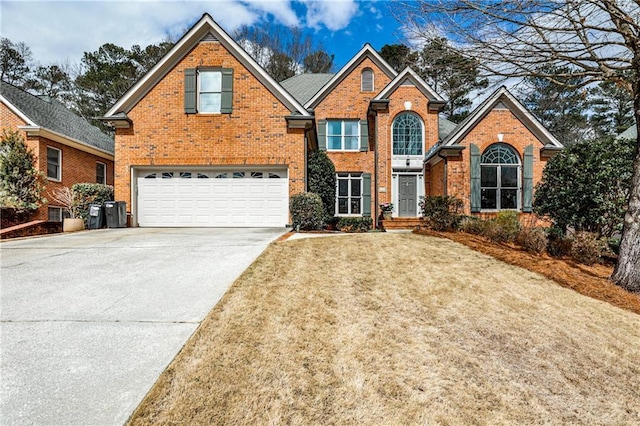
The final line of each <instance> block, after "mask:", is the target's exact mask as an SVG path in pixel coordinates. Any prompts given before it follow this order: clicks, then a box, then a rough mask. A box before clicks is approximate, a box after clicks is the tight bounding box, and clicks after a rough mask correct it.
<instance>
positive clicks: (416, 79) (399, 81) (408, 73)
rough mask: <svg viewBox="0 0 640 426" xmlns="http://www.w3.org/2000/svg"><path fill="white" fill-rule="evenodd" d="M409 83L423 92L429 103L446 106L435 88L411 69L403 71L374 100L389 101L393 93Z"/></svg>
mask: <svg viewBox="0 0 640 426" xmlns="http://www.w3.org/2000/svg"><path fill="white" fill-rule="evenodd" d="M407 83H411V84H412V85H413V86H415V87H417V88H418V90H420V92H422V94H423V95H424V96H426V97H427V99H429V101H432V102H436V103H441V104H442V105H444V103H445V102H446V101H445V100H444V98H442V97H441V96H440V95H438V94H437V93H436V91H435V90H433V88H431V86H429V84H427V82H426V81H424V80H423V79H422V77H420V76H419V75H418V74H416V72H415V71H413V70H412V69H411V68H409V67H407V68H405V69H404V70H402V72H401V73H400V74H398V75H397V76H396V77H395V78H394V79H393V80H391V82H389V84H387V87H385V88H384V89H383V90H382V92H380V93H379V94H378V96H376V97H375V98H374V100H382V99H387V98H388V97H389V96H390V95H391V94H392V93H393V92H395V91H396V90H397V89H398V87H400V86H402V85H405V84H407Z"/></svg>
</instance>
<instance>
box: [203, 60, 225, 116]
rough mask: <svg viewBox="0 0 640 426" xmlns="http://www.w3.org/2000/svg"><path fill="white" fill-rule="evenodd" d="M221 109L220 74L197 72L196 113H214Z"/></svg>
mask: <svg viewBox="0 0 640 426" xmlns="http://www.w3.org/2000/svg"><path fill="white" fill-rule="evenodd" d="M221 107H222V72H221V71H204V70H201V71H198V112H201V113H216V112H220V111H221Z"/></svg>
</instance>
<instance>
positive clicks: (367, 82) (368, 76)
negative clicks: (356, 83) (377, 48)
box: [361, 68, 374, 92]
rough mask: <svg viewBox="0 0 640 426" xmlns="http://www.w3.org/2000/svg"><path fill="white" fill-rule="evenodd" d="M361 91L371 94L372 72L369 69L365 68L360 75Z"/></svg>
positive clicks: (372, 86)
mask: <svg viewBox="0 0 640 426" xmlns="http://www.w3.org/2000/svg"><path fill="white" fill-rule="evenodd" d="M361 78H362V81H361V91H363V92H373V90H374V85H373V70H372V69H371V68H365V69H363V70H362V75H361Z"/></svg>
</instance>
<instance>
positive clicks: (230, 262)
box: [0, 228, 285, 425]
mask: <svg viewBox="0 0 640 426" xmlns="http://www.w3.org/2000/svg"><path fill="white" fill-rule="evenodd" d="M284 231H285V230H284V228H281V229H144V228H130V229H109V230H106V229H105V230H99V231H90V232H81V233H76V234H64V235H55V236H50V237H41V238H33V239H27V240H21V241H12V242H3V243H1V244H0V253H1V266H2V270H1V271H2V272H1V273H2V275H1V279H2V281H1V288H0V308H1V310H0V319H1V324H0V339H1V340H0V350H1V352H0V357H1V359H0V377H1V379H0V380H1V382H2V385H1V386H2V389H1V395H0V396H1V398H0V410H1V411H0V424H7V425H8V424H11V425H20V424H39V425H120V424H122V423H124V422H125V421H126V420H127V418H128V417H129V415H130V414H131V413H132V411H133V410H134V409H135V407H136V406H137V405H138V403H139V402H140V401H141V400H142V398H143V397H144V395H145V394H146V393H147V392H148V390H149V389H150V387H151V386H152V385H153V383H154V382H155V380H156V379H157V378H158V376H159V375H160V373H161V372H162V371H163V370H164V369H165V367H166V366H167V365H168V364H169V362H170V361H171V360H172V359H173V357H174V356H175V355H176V354H177V352H178V351H179V350H180V349H181V348H182V346H183V345H184V343H185V342H186V340H187V339H188V338H189V337H190V336H191V334H192V333H193V332H194V331H195V329H196V328H197V327H198V325H199V324H200V322H201V321H202V320H203V319H204V318H205V316H206V315H207V313H208V312H209V311H210V310H211V309H212V308H213V307H214V305H215V304H216V303H217V302H218V300H220V298H221V297H222V295H223V294H224V293H225V291H226V290H227V289H228V288H229V285H230V284H231V283H232V282H233V281H234V280H235V279H236V278H237V277H238V276H239V275H240V274H241V273H242V271H244V270H245V269H246V268H247V267H248V266H249V265H250V264H251V263H252V262H253V260H255V258H256V257H257V256H258V255H259V254H260V253H261V252H262V251H263V250H264V249H265V247H266V246H267V245H268V244H269V243H270V242H271V241H273V240H274V239H275V238H277V237H278V236H279V235H281V234H282V233H283V232H284Z"/></svg>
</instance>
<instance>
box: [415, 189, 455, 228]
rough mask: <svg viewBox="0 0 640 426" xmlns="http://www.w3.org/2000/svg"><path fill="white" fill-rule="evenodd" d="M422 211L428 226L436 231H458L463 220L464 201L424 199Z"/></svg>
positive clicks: (439, 197)
mask: <svg viewBox="0 0 640 426" xmlns="http://www.w3.org/2000/svg"><path fill="white" fill-rule="evenodd" d="M420 210H421V211H422V216H423V217H424V219H425V221H426V223H427V226H428V227H429V228H431V229H433V230H436V231H451V230H455V229H458V227H459V226H460V221H461V220H462V215H461V214H460V212H461V211H462V201H461V200H459V199H457V198H456V197H450V196H439V195H438V196H433V197H423V198H422V200H420Z"/></svg>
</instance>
